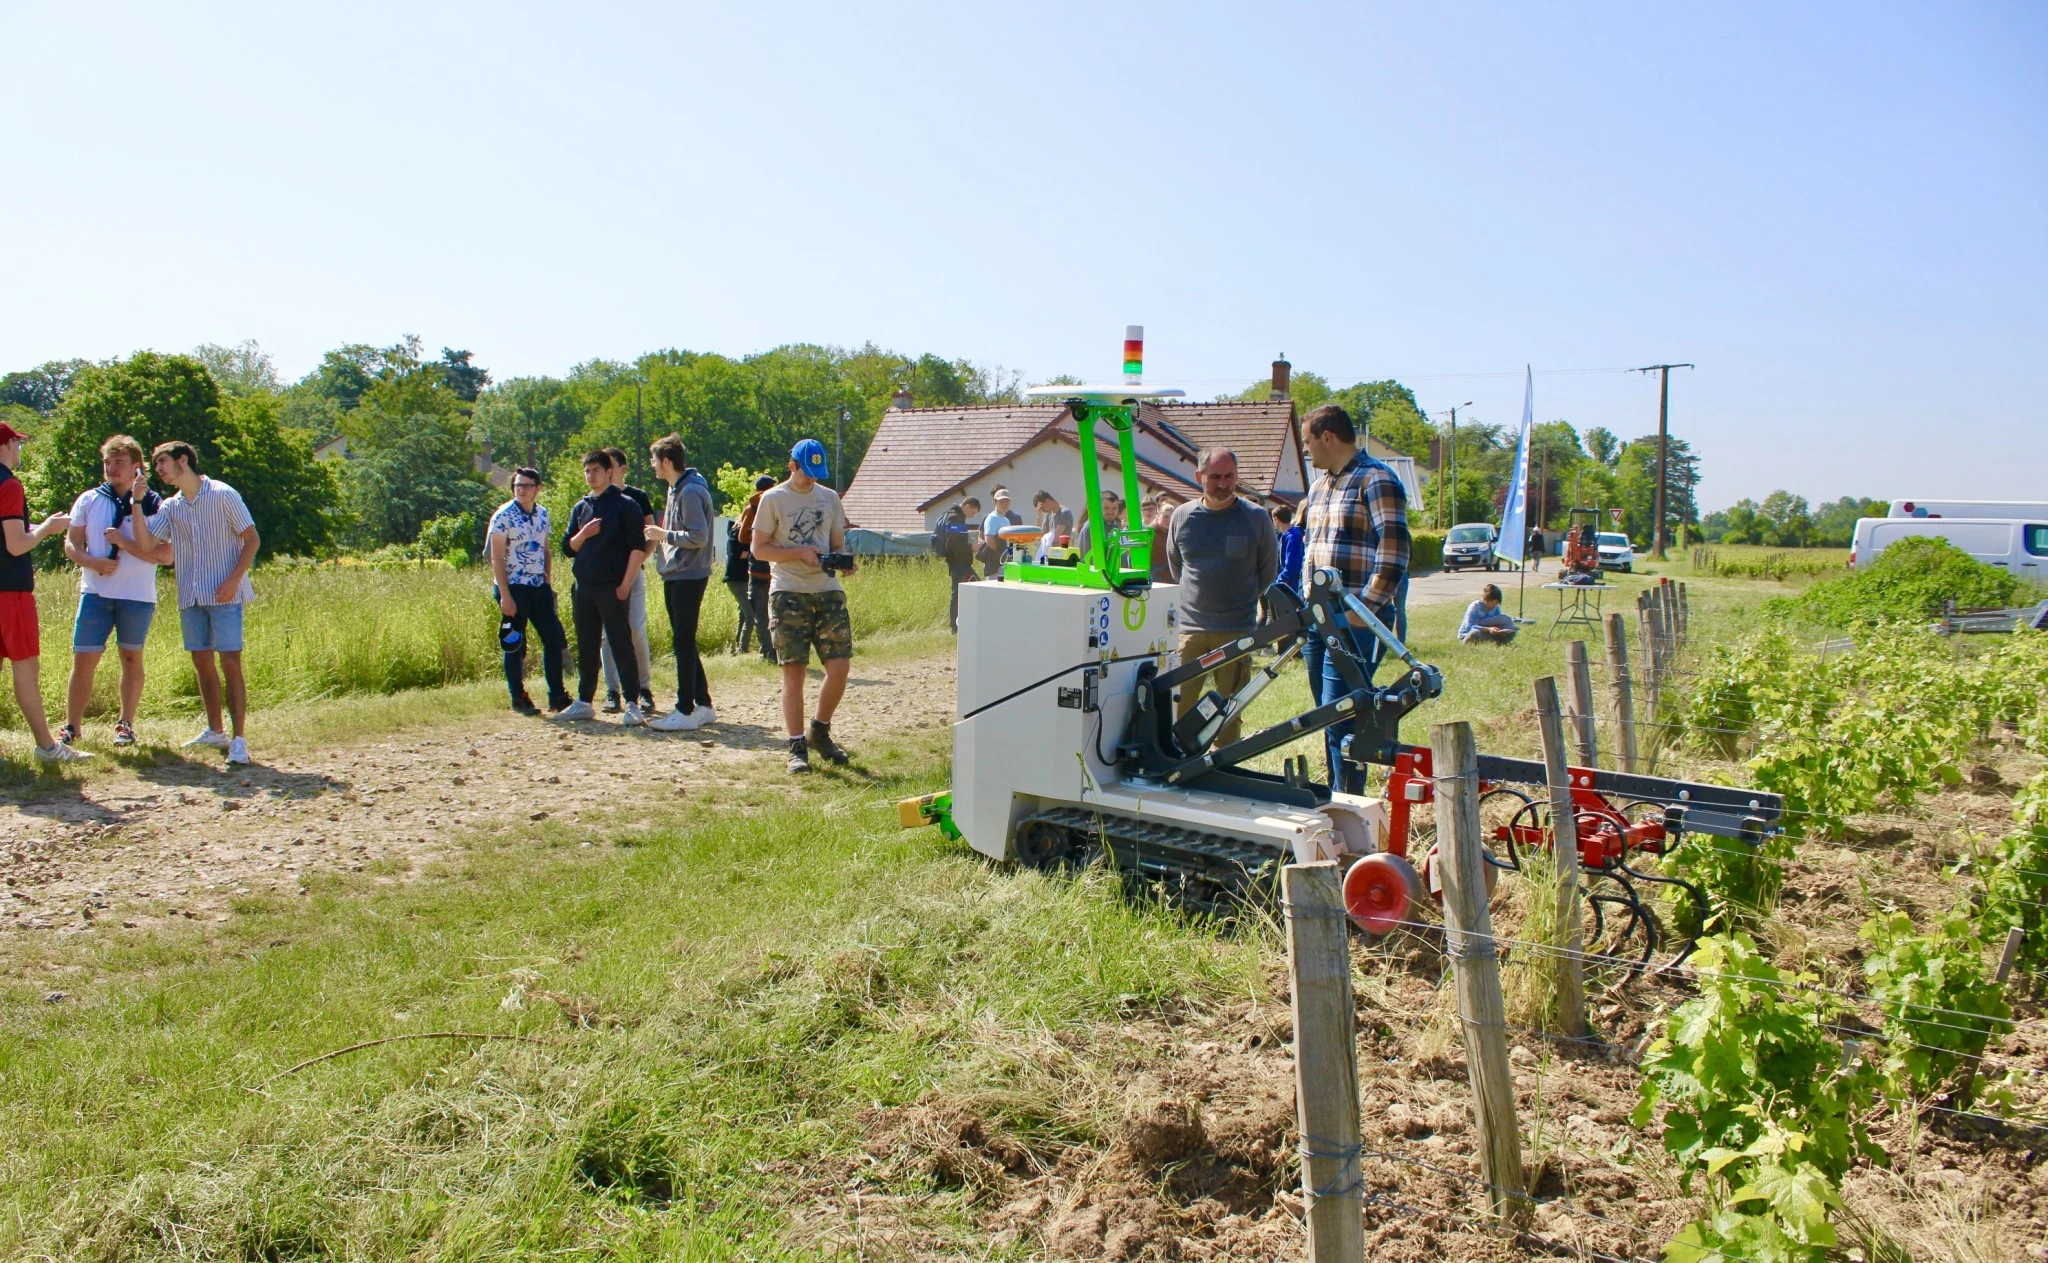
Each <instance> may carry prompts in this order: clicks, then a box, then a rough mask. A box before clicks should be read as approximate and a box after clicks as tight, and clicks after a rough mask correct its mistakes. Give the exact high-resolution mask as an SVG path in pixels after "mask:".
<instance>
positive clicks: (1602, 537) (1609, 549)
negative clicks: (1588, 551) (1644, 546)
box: [1594, 531, 1636, 574]
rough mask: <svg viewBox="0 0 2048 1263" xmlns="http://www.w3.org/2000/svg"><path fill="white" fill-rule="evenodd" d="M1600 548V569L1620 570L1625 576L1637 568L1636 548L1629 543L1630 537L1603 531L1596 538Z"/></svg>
mask: <svg viewBox="0 0 2048 1263" xmlns="http://www.w3.org/2000/svg"><path fill="white" fill-rule="evenodd" d="M1594 541H1595V542H1596V543H1597V544H1598V545H1599V548H1600V568H1601V569H1602V570H1619V571H1621V572H1622V573H1623V574H1628V573H1631V572H1632V571H1634V570H1635V568H1636V548H1635V545H1634V544H1631V543H1629V542H1628V536H1626V535H1623V534H1620V533H1619V532H1613V531H1601V532H1600V533H1599V534H1598V535H1596V536H1594Z"/></svg>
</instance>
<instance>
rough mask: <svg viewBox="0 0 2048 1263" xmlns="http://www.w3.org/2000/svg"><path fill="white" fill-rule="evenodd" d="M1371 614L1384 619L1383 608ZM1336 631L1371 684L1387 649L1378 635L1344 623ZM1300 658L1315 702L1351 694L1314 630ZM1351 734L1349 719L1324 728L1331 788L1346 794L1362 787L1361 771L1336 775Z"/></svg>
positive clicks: (1306, 640) (1303, 647) (1357, 790)
mask: <svg viewBox="0 0 2048 1263" xmlns="http://www.w3.org/2000/svg"><path fill="white" fill-rule="evenodd" d="M1373 613H1375V614H1378V615H1379V616H1380V621H1382V622H1385V621H1386V612H1385V611H1383V610H1374V611H1373ZM1337 634H1338V635H1340V636H1345V635H1348V636H1350V637H1351V644H1352V646H1353V652H1354V653H1356V654H1358V655H1359V657H1360V658H1361V659H1363V661H1364V663H1365V679H1366V683H1368V684H1370V683H1371V682H1372V677H1373V672H1374V671H1376V670H1378V669H1379V665H1380V655H1381V654H1383V653H1385V652H1386V646H1384V645H1382V644H1381V643H1380V638H1379V637H1377V636H1375V635H1373V634H1372V633H1371V632H1369V631H1367V630H1366V629H1365V628H1363V627H1352V626H1350V625H1349V624H1346V625H1344V626H1342V627H1340V628H1339V629H1338V631H1337ZM1301 661H1302V664H1303V665H1304V666H1306V667H1307V668H1308V686H1309V692H1310V694H1311V695H1312V696H1313V697H1314V699H1315V703H1316V705H1318V706H1327V705H1329V704H1330V703H1331V702H1334V701H1336V700H1337V699H1338V698H1340V697H1343V696H1345V695H1346V694H1348V693H1350V691H1351V689H1350V686H1348V685H1346V684H1345V683H1344V677H1343V676H1342V675H1339V674H1338V673H1337V662H1336V658H1335V656H1334V655H1332V654H1330V653H1329V652H1327V651H1326V650H1325V649H1324V648H1323V642H1322V639H1321V638H1320V637H1318V636H1317V635H1315V634H1314V631H1313V629H1311V630H1310V632H1309V633H1307V634H1306V635H1305V636H1304V638H1303V640H1302V648H1301ZM1350 735H1351V721H1350V720H1348V719H1347V720H1344V721H1343V722H1342V723H1336V724H1331V725H1330V726H1329V727H1328V728H1325V729H1323V747H1324V753H1325V755H1327V757H1328V758H1329V761H1330V788H1331V789H1335V790H1342V791H1343V792H1345V793H1347V794H1356V793H1362V792H1363V791H1364V789H1365V774H1364V773H1363V772H1362V771H1360V772H1354V773H1352V774H1351V775H1349V776H1340V774H1339V773H1340V771H1341V769H1342V767H1343V758H1342V752H1343V749H1344V738H1346V737H1348V736H1350Z"/></svg>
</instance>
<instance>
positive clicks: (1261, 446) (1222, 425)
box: [1143, 399, 1295, 497]
mask: <svg viewBox="0 0 2048 1263" xmlns="http://www.w3.org/2000/svg"><path fill="white" fill-rule="evenodd" d="M1143 416H1144V417H1145V419H1146V420H1151V421H1160V422H1164V423H1165V424H1167V425H1170V426H1172V427H1173V428H1174V429H1175V430H1177V431H1179V432H1180V433H1182V434H1184V435H1186V436H1187V437H1188V439H1189V440H1190V441H1191V442H1193V443H1194V445H1195V446H1196V447H1197V448H1203V447H1227V448H1229V449H1230V450H1232V451H1234V452H1236V453H1237V480H1238V482H1239V483H1240V484H1242V485H1243V486H1245V487H1247V488H1249V489H1251V490H1253V491H1256V492H1258V494H1259V495H1261V496H1267V497H1270V496H1271V495H1272V494H1273V484H1274V482H1275V480H1277V479H1278V477H1279V475H1280V462H1281V461H1282V460H1283V459H1285V458H1286V456H1287V450H1288V444H1287V432H1288V430H1289V428H1291V427H1292V426H1293V425H1294V419H1295V418H1294V403H1293V401H1292V400H1289V399H1282V400H1279V401H1278V402H1269V401H1266V400H1259V401H1256V402H1252V403H1168V404H1149V403H1148V404H1146V405H1144V408H1143Z"/></svg>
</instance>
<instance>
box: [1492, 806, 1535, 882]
mask: <svg viewBox="0 0 2048 1263" xmlns="http://www.w3.org/2000/svg"><path fill="white" fill-rule="evenodd" d="M1495 795H1502V796H1505V797H1508V798H1518V799H1520V800H1521V802H1522V806H1521V808H1520V809H1518V810H1517V811H1516V812H1515V814H1514V815H1512V816H1509V817H1508V836H1507V839H1506V842H1507V854H1508V858H1507V861H1506V862H1505V863H1503V862H1501V860H1500V859H1499V857H1498V856H1496V857H1495V858H1494V859H1493V860H1492V861H1491V862H1492V864H1493V866H1494V867H1495V868H1505V869H1507V870H1508V871H1510V872H1516V873H1519V872H1521V871H1522V856H1521V853H1520V852H1519V851H1517V850H1516V849H1515V822H1516V821H1518V820H1520V819H1521V818H1522V812H1524V811H1527V810H1528V809H1529V808H1530V806H1531V805H1532V804H1531V801H1530V798H1529V796H1528V795H1527V794H1525V793H1523V792H1522V791H1521V790H1518V789H1510V788H1508V787H1507V786H1505V785H1501V786H1496V787H1495V788H1493V789H1490V790H1488V791H1486V792H1485V793H1484V794H1481V795H1480V796H1479V810H1480V812H1481V814H1482V816H1483V815H1484V813H1485V811H1486V800H1487V799H1489V798H1492V797H1494V796H1495ZM1487 841H1489V842H1490V841H1491V839H1487Z"/></svg>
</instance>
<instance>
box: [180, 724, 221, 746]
mask: <svg viewBox="0 0 2048 1263" xmlns="http://www.w3.org/2000/svg"><path fill="white" fill-rule="evenodd" d="M193 746H212V747H213V748H214V749H216V750H225V749H227V748H228V734H226V733H224V732H222V731H221V730H220V729H218V728H208V729H207V730H206V731H205V732H202V733H200V734H199V735H198V736H196V737H194V738H192V739H191V740H190V741H187V742H186V743H185V748H186V749H187V750H190V749H191V748H192V747H193Z"/></svg>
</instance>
